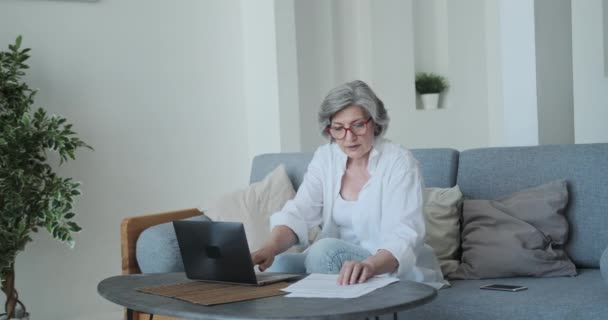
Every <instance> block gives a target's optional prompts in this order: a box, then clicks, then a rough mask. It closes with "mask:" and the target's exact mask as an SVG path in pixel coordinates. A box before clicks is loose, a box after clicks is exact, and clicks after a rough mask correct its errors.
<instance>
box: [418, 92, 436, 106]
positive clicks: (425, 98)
mask: <svg viewBox="0 0 608 320" xmlns="http://www.w3.org/2000/svg"><path fill="white" fill-rule="evenodd" d="M420 99H422V106H423V107H424V108H425V109H437V108H439V93H425V94H421V95H420Z"/></svg>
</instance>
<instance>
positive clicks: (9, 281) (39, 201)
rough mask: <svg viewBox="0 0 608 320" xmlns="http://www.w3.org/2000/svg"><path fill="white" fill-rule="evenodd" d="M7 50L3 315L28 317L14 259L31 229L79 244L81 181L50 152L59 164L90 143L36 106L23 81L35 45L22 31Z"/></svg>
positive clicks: (0, 105)
mask: <svg viewBox="0 0 608 320" xmlns="http://www.w3.org/2000/svg"><path fill="white" fill-rule="evenodd" d="M8 48H9V49H8V51H0V279H1V289H2V291H3V292H4V294H5V296H6V303H5V305H4V306H5V313H3V314H0V319H15V318H17V319H29V315H28V313H27V311H26V309H25V306H24V305H23V303H22V302H21V301H20V300H19V294H18V293H17V290H16V289H15V259H16V257H17V254H18V253H19V252H21V251H23V250H24V249H25V245H26V244H27V243H28V242H30V241H32V239H31V238H30V234H31V233H32V232H38V230H39V229H46V230H47V231H48V232H49V233H50V234H51V235H52V236H53V238H55V239H57V240H59V241H61V242H64V243H66V244H67V245H68V246H70V247H73V246H74V239H73V238H72V233H75V232H79V231H80V230H81V228H80V226H78V224H76V222H74V221H72V218H74V216H75V214H74V212H73V205H74V199H75V197H76V196H78V195H79V194H80V190H79V189H80V183H78V182H75V181H72V179H71V178H62V177H60V176H58V175H57V174H56V173H55V172H54V171H53V167H52V166H51V165H50V164H49V162H48V161H47V158H48V157H47V153H48V152H54V153H57V154H58V156H59V160H60V161H59V164H60V165H61V164H62V163H63V162H65V161H67V160H68V159H75V157H74V152H75V151H76V149H78V148H80V147H87V148H90V149H92V148H91V147H89V146H88V145H87V144H85V143H84V142H83V141H81V140H80V139H79V138H77V137H76V136H75V134H76V133H75V132H73V131H72V125H71V124H68V123H67V122H66V119H65V118H62V117H59V116H56V115H48V114H47V113H46V111H44V110H43V109H42V108H38V109H37V110H35V111H32V110H31V108H32V105H33V103H34V96H35V94H36V91H34V90H32V89H30V88H29V87H28V85H27V84H26V83H25V82H23V81H22V80H21V78H22V77H23V76H25V72H24V70H25V69H27V68H28V66H27V65H26V64H25V62H26V60H27V59H28V58H29V55H28V52H29V51H30V49H23V50H22V49H21V36H19V37H18V38H17V40H16V42H15V44H13V45H9V46H8Z"/></svg>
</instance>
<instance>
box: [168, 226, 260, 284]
mask: <svg viewBox="0 0 608 320" xmlns="http://www.w3.org/2000/svg"><path fill="white" fill-rule="evenodd" d="M173 227H174V228H175V234H176V236H177V242H178V244H179V249H180V252H181V254H182V260H183V262H184V269H185V271H186V276H187V277H188V279H193V280H206V281H218V282H235V283H243V284H254V285H255V284H257V283H258V282H257V280H256V275H255V271H254V269H253V262H252V261H251V253H250V252H249V245H248V244H247V238H246V236H245V228H244V227H243V224H242V223H239V222H211V221H174V222H173Z"/></svg>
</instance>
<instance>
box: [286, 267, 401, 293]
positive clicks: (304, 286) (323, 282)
mask: <svg viewBox="0 0 608 320" xmlns="http://www.w3.org/2000/svg"><path fill="white" fill-rule="evenodd" d="M397 281H399V279H398V278H394V277H385V276H380V277H373V278H371V279H369V280H367V281H366V282H364V283H359V284H351V285H343V286H341V285H338V283H337V282H338V275H337V274H320V273H312V274H310V275H309V276H307V277H306V278H304V279H302V280H300V281H298V282H296V283H294V284H292V285H290V286H289V287H287V288H285V289H282V290H283V291H286V292H289V294H288V295H286V297H299V298H356V297H360V296H362V295H364V294H367V293H370V292H372V291H374V290H376V289H379V288H382V287H384V286H386V285H389V284H391V283H393V282H397Z"/></svg>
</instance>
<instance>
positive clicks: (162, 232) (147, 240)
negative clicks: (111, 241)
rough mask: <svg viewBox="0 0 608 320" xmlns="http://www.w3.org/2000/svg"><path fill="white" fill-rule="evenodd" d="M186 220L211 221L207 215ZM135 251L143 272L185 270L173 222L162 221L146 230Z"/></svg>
mask: <svg viewBox="0 0 608 320" xmlns="http://www.w3.org/2000/svg"><path fill="white" fill-rule="evenodd" d="M184 220H186V221H211V219H209V217H207V216H205V215H199V216H195V217H191V218H188V219H184ZM135 253H136V254H135V256H136V257H137V264H139V269H140V270H141V272H142V273H164V272H183V271H184V263H183V262H182V255H181V253H180V251H179V245H178V243H177V237H176V236H175V229H173V222H167V223H162V224H159V225H156V226H153V227H150V228H148V229H146V230H144V231H143V232H142V233H141V234H140V235H139V238H138V239H137V244H136V249H135Z"/></svg>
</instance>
